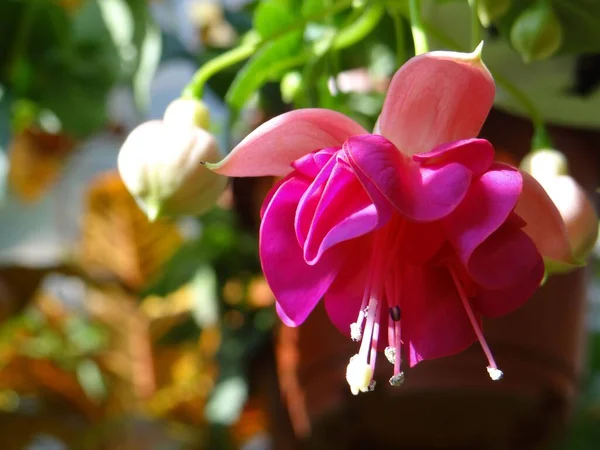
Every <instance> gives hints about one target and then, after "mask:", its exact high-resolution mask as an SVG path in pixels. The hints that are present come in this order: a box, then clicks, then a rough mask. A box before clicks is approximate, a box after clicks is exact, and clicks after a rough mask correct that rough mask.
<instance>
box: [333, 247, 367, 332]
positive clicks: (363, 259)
mask: <svg viewBox="0 0 600 450" xmlns="http://www.w3.org/2000/svg"><path fill="white" fill-rule="evenodd" d="M370 244H371V239H369V238H368V237H365V238H362V239H359V240H357V241H353V242H352V243H349V244H345V245H347V246H348V247H351V248H350V249H349V250H350V252H351V254H352V260H348V261H347V262H346V264H344V265H343V267H342V269H341V270H340V272H339V274H338V276H337V278H336V279H335V281H334V282H333V283H332V284H331V287H330V288H329V289H328V290H327V293H326V294H325V309H326V311H327V315H328V316H329V319H330V320H331V322H332V323H333V324H334V325H335V326H336V327H337V328H338V329H339V330H340V331H341V332H342V333H343V334H345V335H346V336H349V335H350V324H351V323H353V322H356V319H357V318H358V311H359V310H360V306H361V303H362V298H363V294H364V292H365V289H366V285H367V278H368V274H369V270H370V266H369V264H368V263H367V262H368V261H369V258H370V247H371V245H370Z"/></svg>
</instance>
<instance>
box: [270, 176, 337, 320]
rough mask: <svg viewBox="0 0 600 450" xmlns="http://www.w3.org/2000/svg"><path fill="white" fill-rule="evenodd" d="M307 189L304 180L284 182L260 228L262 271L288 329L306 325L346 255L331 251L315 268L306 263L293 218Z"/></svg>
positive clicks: (292, 179)
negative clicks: (307, 318)
mask: <svg viewBox="0 0 600 450" xmlns="http://www.w3.org/2000/svg"><path fill="white" fill-rule="evenodd" d="M307 187H308V183H307V182H306V181H305V180H303V179H298V178H290V179H289V180H287V181H286V182H284V183H283V184H282V185H281V186H280V187H279V189H278V190H277V192H276V193H275V195H273V198H272V200H271V202H270V203H269V205H268V206H267V208H266V209H265V212H264V216H263V220H262V223H261V226H260V243H259V247H260V260H261V264H262V268H263V272H264V274H265V278H266V280H267V282H268V283H269V286H270V287H271V290H272V291H273V294H274V295H275V298H276V300H277V304H278V307H279V310H280V311H281V312H282V314H280V317H281V319H282V320H283V322H284V323H285V324H286V325H289V326H296V325H299V324H301V323H302V322H304V320H305V319H306V317H307V316H308V315H309V314H310V312H311V311H312V310H313V309H314V307H315V306H316V304H317V303H318V302H319V300H320V299H321V297H322V296H323V294H324V293H325V291H327V289H328V288H329V286H330V285H331V283H332V282H333V280H334V279H335V277H336V275H337V273H338V270H339V267H340V265H341V263H342V256H343V255H340V254H339V253H336V252H333V251H331V252H328V253H327V255H326V257H324V258H322V259H321V260H320V261H319V263H318V264H315V265H314V266H309V265H308V264H306V263H305V262H304V258H303V256H302V248H301V247H300V246H299V245H298V241H297V240H296V234H295V232H294V216H295V214H296V207H297V205H298V201H299V200H300V197H301V196H302V194H303V193H304V191H305V190H306V189H307Z"/></svg>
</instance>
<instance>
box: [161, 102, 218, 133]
mask: <svg viewBox="0 0 600 450" xmlns="http://www.w3.org/2000/svg"><path fill="white" fill-rule="evenodd" d="M163 120H164V122H165V123H168V124H172V125H180V126H192V127H199V128H203V129H205V130H208V127H209V126H210V111H209V110H208V108H207V107H206V105H205V104H204V102H202V101H200V100H196V99H195V98H178V99H177V100H174V101H173V102H171V103H170V104H169V106H168V107H167V109H166V110H165V114H164V118H163Z"/></svg>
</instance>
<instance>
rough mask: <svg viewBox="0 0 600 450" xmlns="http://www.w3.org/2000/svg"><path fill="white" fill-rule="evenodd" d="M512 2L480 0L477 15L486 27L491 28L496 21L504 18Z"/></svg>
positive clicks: (507, 0)
mask: <svg viewBox="0 0 600 450" xmlns="http://www.w3.org/2000/svg"><path fill="white" fill-rule="evenodd" d="M510 2H511V0H479V2H478V3H477V15H478V16H479V21H480V22H481V24H482V25H483V26H484V27H486V28H487V27H489V26H490V25H491V24H492V22H494V20H496V19H499V18H500V17H502V16H503V15H504V14H505V13H506V11H508V9H509V8H510Z"/></svg>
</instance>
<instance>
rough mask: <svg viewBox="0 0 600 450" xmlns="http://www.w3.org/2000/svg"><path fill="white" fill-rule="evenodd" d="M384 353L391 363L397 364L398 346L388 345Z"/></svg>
mask: <svg viewBox="0 0 600 450" xmlns="http://www.w3.org/2000/svg"><path fill="white" fill-rule="evenodd" d="M383 354H384V355H385V357H386V358H387V360H388V361H389V362H390V364H396V347H386V348H385V350H384V351H383Z"/></svg>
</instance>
